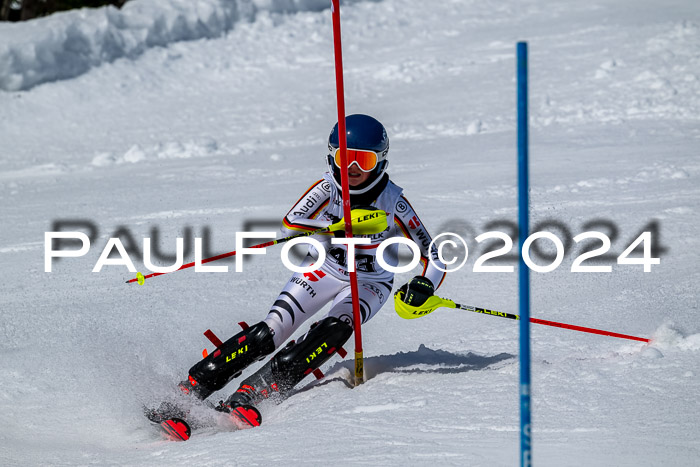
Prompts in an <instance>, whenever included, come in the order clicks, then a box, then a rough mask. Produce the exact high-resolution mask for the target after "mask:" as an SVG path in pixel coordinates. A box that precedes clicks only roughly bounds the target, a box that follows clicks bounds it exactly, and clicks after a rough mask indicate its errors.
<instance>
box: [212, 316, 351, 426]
mask: <svg viewBox="0 0 700 467" xmlns="http://www.w3.org/2000/svg"><path fill="white" fill-rule="evenodd" d="M351 334H352V326H350V325H349V324H346V323H344V322H343V321H341V320H339V319H338V318H335V317H328V318H325V319H323V320H321V321H319V322H316V323H314V324H313V325H312V326H311V329H310V330H309V332H308V333H306V335H304V336H302V337H301V338H300V339H299V340H298V341H297V342H294V341H291V342H290V343H289V344H287V345H286V346H285V347H284V348H283V349H282V350H280V351H279V352H278V353H277V354H276V355H275V356H274V357H272V359H271V360H270V361H269V362H267V363H266V364H265V365H264V366H263V367H262V368H260V369H259V370H258V371H257V372H256V373H255V374H253V375H251V376H250V377H248V378H246V379H245V380H244V381H243V382H242V383H241V386H240V387H239V388H238V390H237V391H236V392H235V393H233V394H232V395H231V396H230V397H229V398H228V399H226V401H222V402H220V403H219V407H217V410H220V411H222V412H227V413H230V414H232V416H233V417H234V418H235V419H239V421H240V422H242V423H243V424H247V425H249V426H258V425H260V423H261V422H262V417H261V416H260V412H259V411H258V410H257V409H256V408H255V405H256V404H258V403H259V402H260V401H262V400H264V399H268V398H272V399H273V400H275V401H276V402H278V403H279V402H282V401H283V400H284V399H286V398H287V397H289V395H290V393H291V391H292V389H294V387H295V386H296V385H297V384H298V383H299V382H300V381H301V380H302V379H304V377H305V376H307V375H308V374H310V373H314V374H315V375H316V376H317V377H322V374H320V370H319V367H320V366H321V365H323V364H324V363H325V362H326V361H328V359H329V358H331V356H333V354H334V353H336V352H337V353H338V354H339V355H341V357H344V356H345V355H346V352H345V350H343V348H342V345H343V344H344V343H345V342H346V341H347V340H348V338H349V337H350V335H351ZM241 418H243V420H240V419H241Z"/></svg>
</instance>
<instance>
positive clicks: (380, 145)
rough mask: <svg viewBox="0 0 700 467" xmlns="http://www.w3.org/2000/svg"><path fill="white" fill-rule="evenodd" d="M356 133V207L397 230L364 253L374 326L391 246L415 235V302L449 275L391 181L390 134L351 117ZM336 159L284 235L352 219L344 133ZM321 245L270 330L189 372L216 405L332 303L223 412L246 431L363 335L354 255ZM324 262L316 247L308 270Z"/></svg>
mask: <svg viewBox="0 0 700 467" xmlns="http://www.w3.org/2000/svg"><path fill="white" fill-rule="evenodd" d="M346 129H347V148H348V149H347V158H348V164H349V169H348V175H349V185H350V200H351V206H353V208H355V207H363V208H369V209H381V210H383V211H386V213H387V220H388V221H389V228H388V229H387V230H385V231H383V232H381V233H379V234H376V235H371V236H369V238H370V240H371V243H370V244H368V245H356V246H355V248H356V254H355V260H356V271H357V280H358V290H359V303H360V314H361V315H362V323H363V324H364V323H366V322H367V321H369V320H370V319H372V317H374V316H375V315H376V314H377V312H378V311H379V309H380V308H381V307H382V306H383V305H384V303H385V302H386V301H387V300H388V299H389V297H390V296H391V290H392V286H393V282H394V274H393V273H392V272H389V271H386V270H384V269H383V268H382V267H381V266H380V265H379V264H378V263H377V261H376V257H375V254H376V251H377V247H378V246H379V244H380V243H381V242H382V241H383V240H385V239H387V238H391V237H396V236H405V237H407V238H409V239H411V240H413V241H414V242H415V243H416V244H417V245H418V246H419V247H420V251H421V262H422V263H423V266H424V267H423V272H422V274H421V275H420V276H416V277H414V278H413V279H412V280H411V281H410V282H409V283H408V284H405V285H404V286H403V288H402V290H403V291H404V292H405V293H404V301H406V302H407V303H409V304H411V305H413V306H419V305H421V304H422V303H423V302H424V301H425V300H427V298H428V297H430V296H431V295H433V293H434V291H435V289H436V288H437V287H439V286H440V284H441V283H442V280H443V279H444V276H445V273H443V272H442V271H441V270H440V269H438V267H436V266H439V267H440V268H442V269H444V265H442V263H441V262H440V261H439V259H438V255H437V250H436V248H435V247H433V249H432V251H428V249H429V245H430V243H431V237H430V235H429V234H428V231H427V230H426V228H425V226H424V225H423V223H422V222H421V221H420V219H419V217H418V215H417V214H416V212H415V211H414V210H413V208H412V206H411V205H410V204H409V202H408V201H407V200H406V198H405V197H404V196H403V194H402V191H403V190H402V189H401V188H400V187H399V186H397V185H395V184H394V183H393V182H392V181H391V180H390V179H389V175H388V174H387V173H386V169H387V166H388V163H389V161H388V159H387V154H388V152H389V138H388V137H387V134H386V130H385V129H384V126H382V124H381V123H380V122H379V121H377V120H375V119H374V118H372V117H370V116H368V115H361V114H356V115H350V116H348V117H347V118H346ZM328 150H329V154H328V156H327V163H328V172H326V173H325V174H324V175H323V178H322V179H321V180H318V181H317V182H316V183H314V184H313V185H312V186H311V187H310V188H309V189H308V190H307V191H306V192H305V193H304V194H303V195H302V197H301V198H299V200H298V201H297V202H296V203H295V204H294V206H293V207H292V208H291V209H290V210H289V212H288V213H287V215H286V216H285V217H284V220H283V225H284V229H283V230H286V231H287V232H289V233H290V234H291V233H299V232H308V231H311V230H317V229H320V228H323V227H327V226H328V225H330V224H331V223H335V222H338V221H339V220H341V218H342V217H343V208H342V198H341V175H340V170H341V169H340V151H339V139H338V125H337V124H336V125H335V126H334V128H333V130H332V131H331V134H330V137H329V138H328ZM342 236H343V237H344V233H343V234H342ZM314 237H315V238H316V237H318V240H319V241H320V242H321V243H322V244H323V246H324V248H325V249H326V261H325V262H324V263H323V265H322V266H321V267H320V268H319V269H317V270H315V271H313V272H310V273H295V274H293V275H292V277H291V279H290V280H289V282H287V284H286V285H285V286H284V288H283V289H282V291H281V292H280V294H279V296H278V297H277V299H276V300H275V302H274V303H273V304H272V306H271V308H270V310H269V312H268V314H267V317H266V318H265V319H264V320H263V321H261V322H259V323H257V324H255V325H253V326H250V327H247V328H245V329H243V331H241V332H240V333H238V334H236V335H235V336H233V337H231V338H230V339H229V340H227V341H226V342H224V343H223V344H222V345H221V346H219V347H218V348H217V350H216V351H215V352H213V353H212V354H210V355H208V356H207V357H205V358H204V359H203V360H201V361H200V362H198V363H197V364H195V365H194V366H193V367H192V368H191V369H190V370H189V378H188V380H187V381H183V382H182V383H180V388H181V389H182V390H183V391H184V392H186V393H188V394H191V395H195V396H196V397H197V398H199V399H206V398H207V397H208V396H209V395H211V394H212V393H213V392H215V391H218V390H220V389H222V388H223V387H224V386H225V385H226V384H227V383H229V382H230V381H231V380H232V379H234V378H236V377H238V376H239V375H240V374H241V373H242V371H243V370H244V369H245V368H246V367H248V366H249V365H251V364H252V363H254V362H255V361H257V360H261V359H264V358H265V357H266V356H268V355H269V354H271V353H273V352H274V351H275V349H278V348H280V347H281V346H282V344H284V343H285V342H286V341H287V339H289V338H290V337H291V336H292V334H294V332H295V331H296V330H297V329H298V328H299V327H300V326H301V325H302V324H303V323H304V322H305V321H306V320H307V319H308V318H310V317H311V316H312V315H314V314H315V313H316V312H318V311H319V310H320V309H321V308H322V307H323V306H324V305H326V304H327V303H329V302H331V308H330V311H329V312H328V313H327V315H326V316H325V317H324V318H323V319H321V320H320V321H318V322H316V323H314V324H313V325H312V326H311V328H310V330H309V331H308V332H307V333H306V334H305V335H303V336H302V337H300V338H299V339H297V340H296V341H294V340H292V341H290V342H289V343H287V344H286V345H285V346H284V347H283V348H282V350H280V351H279V352H277V354H275V355H274V356H273V357H272V359H271V360H269V361H268V362H267V363H266V364H265V365H264V366H263V367H262V368H260V369H259V370H258V371H257V372H256V373H254V374H253V375H251V376H250V377H248V378H247V379H245V380H244V381H243V382H242V383H241V385H240V387H239V389H238V390H237V391H236V392H234V393H233V394H232V395H231V396H230V397H228V399H226V400H225V401H222V402H220V404H219V406H218V407H216V408H217V410H220V411H223V412H227V413H230V414H231V415H233V416H234V419H236V418H237V419H238V421H239V424H240V422H241V421H242V422H243V423H244V424H247V425H250V426H257V425H259V424H260V421H261V420H260V413H259V412H258V411H257V410H256V409H254V406H255V404H257V403H258V402H259V401H260V400H262V399H265V398H268V397H275V398H278V399H283V398H285V397H286V396H287V395H289V393H290V392H291V390H292V389H293V388H294V387H295V386H296V385H297V384H298V383H299V382H300V381H301V380H302V379H303V378H304V377H305V376H306V375H308V374H310V373H312V372H314V371H315V370H317V369H318V368H319V367H320V366H321V365H322V364H323V363H325V362H326V361H327V360H328V359H330V358H331V356H332V355H333V354H335V353H338V352H340V353H343V354H344V351H343V350H342V346H343V344H345V342H346V341H347V340H348V338H349V337H350V335H351V334H352V333H353V313H352V301H351V296H350V282H349V273H348V265H347V261H346V257H347V246H346V245H339V244H332V243H331V235H325V236H323V237H321V236H320V235H317V236H314ZM314 253H316V252H315V249H314V248H313V246H310V247H309V253H308V255H307V256H306V258H305V259H304V261H303V263H302V264H301V266H308V265H310V264H313V263H314V261H315V259H314V257H313V256H314ZM397 255H398V245H397V244H393V245H391V246H390V247H389V248H387V249H386V250H385V251H384V258H385V260H386V261H387V263H388V264H392V265H396V264H398V257H397ZM429 258H432V261H429Z"/></svg>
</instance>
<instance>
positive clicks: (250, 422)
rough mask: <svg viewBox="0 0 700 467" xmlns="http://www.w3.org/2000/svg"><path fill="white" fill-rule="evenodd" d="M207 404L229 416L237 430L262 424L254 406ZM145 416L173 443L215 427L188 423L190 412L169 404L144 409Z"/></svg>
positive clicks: (195, 422) (190, 421)
mask: <svg viewBox="0 0 700 467" xmlns="http://www.w3.org/2000/svg"><path fill="white" fill-rule="evenodd" d="M205 404H206V406H207V407H209V408H211V409H213V410H215V411H217V412H219V413H223V414H226V415H228V416H229V420H230V422H231V427H233V428H235V429H236V430H245V429H249V428H255V427H257V426H260V424H261V423H262V415H261V414H260V411H259V410H258V409H257V408H255V407H253V406H252V405H240V406H236V407H234V408H231V407H226V406H224V405H223V404H220V405H219V406H214V405H213V404H211V403H209V402H205ZM144 414H145V416H146V418H147V419H148V420H149V421H150V422H151V423H153V425H155V426H156V427H157V428H158V430H159V432H160V433H162V434H164V435H165V437H166V438H167V439H169V440H171V441H187V440H188V439H190V437H191V436H192V433H193V432H194V431H196V430H197V429H199V428H205V427H208V426H213V425H212V424H211V423H203V422H202V421H201V420H200V421H197V420H189V421H188V420H187V418H188V415H189V411H186V410H183V409H181V408H180V407H178V406H176V405H175V404H172V403H168V402H164V403H162V404H161V405H160V407H158V409H149V408H146V407H144Z"/></svg>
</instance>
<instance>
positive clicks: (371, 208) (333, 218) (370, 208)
mask: <svg viewBox="0 0 700 467" xmlns="http://www.w3.org/2000/svg"><path fill="white" fill-rule="evenodd" d="M355 209H364V210H367V211H377V210H378V208H376V207H374V206H360V205H356V206H353V207H352V208H350V217H351V218H355V217H356V216H357V213H356V212H353V211H355ZM330 219H331V225H333V224H336V223H338V222H340V221H342V220H343V218H342V217H338V216H334V215H333V214H331V215H330ZM333 236H334V237H336V238H345V231H344V230H336V231H335V232H333Z"/></svg>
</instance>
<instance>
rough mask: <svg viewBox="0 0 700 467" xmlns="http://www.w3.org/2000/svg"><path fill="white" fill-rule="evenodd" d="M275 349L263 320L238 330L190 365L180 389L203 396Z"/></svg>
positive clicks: (200, 397) (199, 396)
mask: <svg viewBox="0 0 700 467" xmlns="http://www.w3.org/2000/svg"><path fill="white" fill-rule="evenodd" d="M274 350H275V343H274V341H273V339H272V331H271V330H270V328H269V327H268V326H267V324H265V323H264V322H262V321H261V322H260V323H258V324H256V325H254V326H251V327H249V328H246V329H244V330H243V331H241V332H239V333H238V334H236V335H235V336H233V337H232V338H230V339H229V340H227V341H226V342H224V343H223V344H222V345H221V346H220V347H218V348H217V349H216V350H215V351H214V352H212V353H211V354H209V355H208V356H207V357H205V358H204V359H203V360H201V361H200V362H199V363H197V364H195V365H194V366H193V367H192V368H190V372H189V373H190V374H189V378H188V381H183V382H182V383H180V388H181V389H182V390H183V391H185V392H187V393H189V394H194V395H195V396H197V397H198V398H199V399H206V398H207V397H209V395H210V394H211V393H213V392H214V391H218V390H219V389H221V388H223V387H224V386H225V385H226V384H227V383H228V382H229V381H231V380H232V379H233V378H235V377H236V376H238V375H240V374H241V371H243V370H244V369H245V368H246V367H247V366H248V365H250V364H251V363H253V362H255V361H256V360H261V359H263V358H264V357H265V356H266V355H269V354H271V353H272V352H273V351H274Z"/></svg>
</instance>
